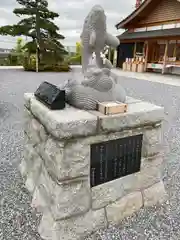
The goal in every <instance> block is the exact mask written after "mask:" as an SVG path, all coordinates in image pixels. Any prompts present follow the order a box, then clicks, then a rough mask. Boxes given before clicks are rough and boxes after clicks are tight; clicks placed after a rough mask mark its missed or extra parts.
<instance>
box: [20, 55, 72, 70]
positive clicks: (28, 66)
mask: <svg viewBox="0 0 180 240" xmlns="http://www.w3.org/2000/svg"><path fill="white" fill-rule="evenodd" d="M23 67H24V70H25V71H34V72H35V71H36V56H35V55H31V56H30V58H28V57H25V58H24V61H23ZM70 70H71V68H70V66H69V64H68V63H67V62H64V63H57V64H55V63H41V64H40V65H39V69H38V71H40V72H69V71H70Z"/></svg>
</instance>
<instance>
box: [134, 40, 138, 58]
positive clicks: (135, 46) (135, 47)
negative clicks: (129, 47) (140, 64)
mask: <svg viewBox="0 0 180 240" xmlns="http://www.w3.org/2000/svg"><path fill="white" fill-rule="evenodd" d="M136 49H137V42H135V43H134V58H135V56H136Z"/></svg>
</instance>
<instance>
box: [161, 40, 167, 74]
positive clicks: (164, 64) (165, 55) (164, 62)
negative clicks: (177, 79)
mask: <svg viewBox="0 0 180 240" xmlns="http://www.w3.org/2000/svg"><path fill="white" fill-rule="evenodd" d="M168 45H169V41H166V47H165V52H164V59H163V67H162V74H164V73H165V68H166V61H167V53H168Z"/></svg>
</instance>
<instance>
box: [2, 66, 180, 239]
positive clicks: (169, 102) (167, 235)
mask: <svg viewBox="0 0 180 240" xmlns="http://www.w3.org/2000/svg"><path fill="white" fill-rule="evenodd" d="M68 77H69V76H68V75H67V74H60V73H38V74H37V73H30V72H29V73H27V72H23V70H21V69H18V70H13V69H12V70H0V240H41V238H40V237H39V235H38V233H37V230H36V227H37V224H38V222H39V219H40V216H39V215H38V214H37V213H36V211H35V210H34V209H32V208H31V207H30V202H31V196H30V195H29V193H28V192H27V190H26V189H25V187H24V184H23V181H22V178H21V176H20V173H19V171H18V165H19V163H20V159H21V158H22V157H23V152H22V151H23V120H22V119H23V94H24V93H25V92H33V91H34V90H35V89H36V88H37V87H38V85H39V84H40V83H41V82H42V81H44V80H47V81H49V82H52V83H55V84H59V83H60V82H62V81H63V80H64V79H67V78H68ZM121 83H122V85H123V86H124V87H125V88H126V90H127V92H128V95H129V96H132V97H135V98H140V99H142V100H145V101H149V102H152V103H154V104H157V105H161V106H164V107H165V113H166V116H165V121H164V126H163V128H164V149H165V157H164V160H165V161H164V167H163V171H162V174H163V180H164V182H165V186H166V190H167V192H168V196H169V199H168V201H167V202H166V203H165V204H164V205H162V206H154V207H151V208H147V209H142V210H140V211H139V212H138V213H136V214H135V215H134V216H132V217H131V218H128V219H125V220H124V221H123V222H122V223H121V224H120V225H119V226H116V227H115V226H112V227H110V228H109V229H107V230H105V231H100V232H98V233H96V234H95V235H94V239H97V240H98V239H99V240H115V239H118V240H121V239H122V240H126V239H127V240H131V239H132V240H133V239H138V240H144V239H148V240H151V239H152V240H159V239H160V240H166V239H167V240H178V239H180V228H179V225H180V163H179V156H180V148H179V141H180V109H179V106H180V94H179V92H180V87H177V86H170V85H165V84H161V83H155V82H149V81H142V80H137V79H133V78H130V79H128V78H125V77H122V78H121ZM90 239H91V238H90Z"/></svg>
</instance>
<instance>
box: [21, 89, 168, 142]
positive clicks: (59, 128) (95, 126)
mask: <svg viewBox="0 0 180 240" xmlns="http://www.w3.org/2000/svg"><path fill="white" fill-rule="evenodd" d="M24 100H25V103H24V105H25V107H26V108H27V109H28V110H29V111H30V112H31V113H32V114H33V115H34V117H35V118H37V119H38V121H39V122H40V123H41V124H42V125H43V126H44V127H45V128H46V130H47V131H48V132H49V133H50V134H52V135H53V136H54V137H56V138H58V139H63V138H75V137H84V136H92V135H98V134H102V133H103V132H118V131H122V130H124V129H129V128H136V127H140V126H143V125H153V124H155V123H157V122H161V121H162V120H163V119H164V108H163V107H159V106H156V105H153V104H151V103H148V102H143V101H141V100H138V99H134V98H131V97H127V104H128V110H127V112H126V113H121V114H116V115H111V116H107V115H103V114H101V113H100V112H97V111H85V110H80V109H76V108H74V107H71V106H69V105H68V104H67V106H66V108H65V109H64V110H50V109H48V108H47V107H46V106H45V105H43V104H42V103H41V102H39V101H38V100H36V98H35V97H34V94H32V93H25V94H24Z"/></svg>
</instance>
